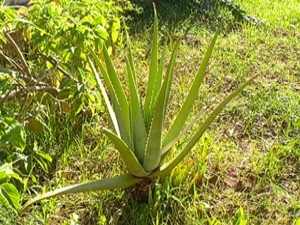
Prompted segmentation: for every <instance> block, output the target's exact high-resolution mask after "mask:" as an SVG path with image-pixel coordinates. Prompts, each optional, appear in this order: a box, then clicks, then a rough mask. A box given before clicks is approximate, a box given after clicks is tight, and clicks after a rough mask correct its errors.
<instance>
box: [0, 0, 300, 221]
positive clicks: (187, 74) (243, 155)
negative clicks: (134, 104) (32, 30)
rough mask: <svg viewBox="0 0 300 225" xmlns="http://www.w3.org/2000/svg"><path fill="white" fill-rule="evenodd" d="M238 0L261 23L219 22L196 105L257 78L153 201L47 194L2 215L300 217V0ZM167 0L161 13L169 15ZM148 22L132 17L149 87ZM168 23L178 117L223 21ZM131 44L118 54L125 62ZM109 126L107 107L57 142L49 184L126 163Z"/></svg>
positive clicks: (117, 194)
mask: <svg viewBox="0 0 300 225" xmlns="http://www.w3.org/2000/svg"><path fill="white" fill-rule="evenodd" d="M235 3H236V4H238V5H240V6H241V8H242V9H245V10H246V11H247V13H249V14H250V15H252V16H254V17H255V18H257V19H258V20H259V21H262V23H261V24H260V25H258V26H251V25H248V24H243V25H239V26H238V27H236V28H235V29H231V28H230V27H226V26H222V27H221V30H222V28H224V29H226V31H225V32H223V34H221V35H220V36H219V38H218V41H217V44H216V47H215V49H214V53H213V57H212V59H211V61H210V66H209V69H208V71H207V75H206V79H205V82H204V85H203V86H202V89H201V92H200V93H199V101H198V104H196V106H195V107H194V109H193V111H194V113H196V112H197V111H199V110H200V107H201V106H200V105H201V103H202V104H203V107H204V108H208V109H210V107H211V106H212V105H215V104H216V103H218V102H220V101H221V99H222V98H224V96H225V95H226V94H228V93H229V92H231V91H232V90H234V89H235V88H237V87H238V86H239V84H241V83H242V82H243V81H245V80H246V79H247V78H250V77H252V76H253V75H257V74H258V75H259V77H258V78H257V79H256V80H255V81H254V82H253V83H252V84H251V85H250V86H249V87H247V88H246V89H245V90H244V91H243V92H242V94H241V95H239V97H238V98H236V99H234V101H233V102H232V103H231V104H230V106H229V107H228V108H227V109H226V110H225V111H224V112H223V113H222V114H221V116H219V117H218V119H217V120H216V121H215V122H214V123H213V125H212V126H211V127H210V129H209V130H208V131H207V132H206V133H205V135H204V136H203V138H202V139H201V140H200V141H199V144H198V145H197V146H196V147H195V148H194V149H193V151H192V153H191V154H190V155H189V156H188V157H187V158H186V159H185V160H184V162H183V163H181V164H180V165H179V166H178V167H177V168H176V169H175V170H174V171H173V172H172V174H171V175H169V176H167V177H162V178H159V179H157V180H156V182H155V184H153V185H152V186H150V188H149V191H150V194H149V196H148V197H147V198H148V199H144V198H143V196H140V198H139V199H138V200H137V198H135V197H134V194H133V192H134V191H133V189H128V190H115V191H104V192H101V193H87V194H79V195H68V196H62V197H56V198H52V199H50V200H44V201H42V203H41V204H36V205H33V206H31V207H30V208H29V209H27V210H26V211H25V212H24V213H23V214H22V215H19V216H17V215H15V214H13V213H12V212H7V211H3V210H0V217H2V218H7V219H2V218H1V219H0V223H1V224H2V223H3V224H70V225H73V224H128V225H129V224H159V225H160V224H240V225H242V224H270V225H271V224H272V225H273V224H294V225H299V224H300V94H299V90H300V2H299V1H297V0H285V1H281V0H273V1H270V0H264V1H263V0H253V1H242V0H236V1H235ZM159 7H160V6H159V5H158V11H159V12H160V13H161V14H160V17H163V15H164V14H171V12H169V11H168V9H163V10H162V11H160V9H159ZM171 16H172V15H171ZM199 17H201V16H199ZM170 18H171V17H170ZM149 21H152V20H151V19H149ZM149 21H148V22H147V21H146V20H145V21H144V20H142V19H141V20H140V22H139V23H136V24H135V26H133V25H131V39H132V43H133V51H134V55H135V56H136V59H137V61H138V62H139V63H138V65H137V68H138V69H137V71H138V73H139V83H140V84H141V85H140V88H141V91H143V90H144V89H145V84H146V82H147V80H146V79H147V72H148V71H146V68H148V67H147V65H146V64H147V62H148V60H149V50H150V49H149V45H150V44H149V43H150V41H151V32H152V27H151V23H150V22H149ZM160 27H161V34H162V35H161V37H162V38H161V39H162V40H161V42H162V43H163V39H165V38H164V37H166V36H167V35H169V36H172V37H173V38H178V37H182V42H181V43H182V44H181V46H180V50H179V55H178V57H177V67H176V74H175V85H174V86H173V87H172V88H173V90H172V94H171V107H170V110H169V114H168V116H167V118H168V119H169V120H171V119H172V116H173V115H176V113H177V109H178V105H180V104H181V103H182V102H183V100H184V98H185V96H186V94H187V90H188V88H189V87H190V85H191V82H192V78H191V77H192V76H194V75H195V74H196V70H197V68H198V66H199V63H200V62H201V60H202V58H203V54H204V52H205V50H206V49H207V48H208V45H209V42H210V40H211V39H212V37H213V35H214V32H215V30H216V27H217V25H216V24H207V23H205V19H203V18H202V19H199V18H198V17H196V18H195V17H193V18H192V17H188V16H187V17H185V18H181V20H180V21H179V22H178V23H172V21H168V20H164V19H161V23H160ZM183 34H184V36H183ZM171 44H172V43H170V45H171ZM162 45H163V44H162ZM123 51H124V50H122V49H117V50H116V51H115V54H114V58H115V62H117V66H118V67H119V68H120V70H121V68H122V66H124V60H123V59H124V53H123ZM103 126H107V118H106V116H105V115H102V114H101V115H99V116H97V117H95V118H92V119H91V120H90V121H86V122H85V123H84V126H83V130H82V132H77V133H76V134H72V137H73V138H72V140H71V141H69V142H68V143H67V144H66V145H63V146H60V145H59V141H58V143H57V146H56V148H57V149H62V148H63V154H62V155H61V156H60V157H57V159H55V160H56V161H57V162H56V165H57V167H56V169H55V171H52V172H51V174H50V175H49V174H48V175H47V176H45V177H46V179H45V181H44V183H43V185H44V187H45V190H53V189H55V188H57V187H62V186H64V185H67V184H73V183H78V182H84V181H87V180H92V179H101V178H104V177H112V176H115V175H119V174H121V173H122V172H123V171H124V165H123V164H122V162H121V159H120V157H119V155H118V154H117V151H116V150H114V149H113V146H112V144H111V143H109V142H108V141H107V139H106V138H105V137H104V136H103V135H102V134H101V133H100V130H101V127H103ZM60 129H61V128H57V130H54V131H53V134H55V135H57V139H58V140H59V138H60V137H61V138H63V135H61V133H63V134H66V133H67V131H65V130H63V129H62V130H60ZM66 129H67V128H66ZM187 139H188V137H187V138H183V139H182V140H180V142H179V143H178V145H177V146H176V148H181V147H182V146H184V144H185V142H186V140H187ZM176 148H175V149H174V151H176ZM37 190H38V192H41V191H42V190H40V189H37ZM146 191H147V192H148V189H147V190H146ZM33 195H35V194H34V193H33ZM26 197H28V196H26ZM1 214H2V215H1Z"/></svg>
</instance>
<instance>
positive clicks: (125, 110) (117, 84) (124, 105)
mask: <svg viewBox="0 0 300 225" xmlns="http://www.w3.org/2000/svg"><path fill="white" fill-rule="evenodd" d="M103 56H104V61H105V64H106V68H107V73H108V75H109V79H110V82H111V84H112V86H113V89H114V91H115V93H116V96H117V99H118V103H119V106H120V111H121V113H122V115H123V119H124V122H125V125H126V129H127V132H128V133H129V131H130V122H129V121H130V119H129V105H128V102H127V99H126V96H125V92H124V90H123V88H122V85H121V81H120V79H119V77H118V75H117V73H116V70H115V67H114V65H113V62H112V60H111V58H110V56H109V54H108V52H107V49H106V47H105V46H103ZM101 72H102V71H101Z"/></svg>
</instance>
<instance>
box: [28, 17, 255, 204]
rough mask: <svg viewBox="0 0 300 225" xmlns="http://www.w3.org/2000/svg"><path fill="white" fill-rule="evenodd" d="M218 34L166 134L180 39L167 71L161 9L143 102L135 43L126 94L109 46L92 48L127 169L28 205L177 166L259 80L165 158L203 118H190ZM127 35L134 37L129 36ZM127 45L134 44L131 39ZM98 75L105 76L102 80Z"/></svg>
mask: <svg viewBox="0 0 300 225" xmlns="http://www.w3.org/2000/svg"><path fill="white" fill-rule="evenodd" d="M216 39H217V34H216V35H215V36H214V38H213V40H212V41H211V44H210V46H209V48H208V50H207V52H206V54H205V56H204V59H203V61H202V64H201V66H200V68H199V70H198V72H197V74H196V76H195V79H194V81H193V84H192V86H191V88H190V90H189V93H188V95H187V97H186V99H185V101H184V104H183V105H182V107H181V109H180V111H179V113H178V115H177V116H176V118H175V120H174V121H173V123H172V125H171V126H170V128H169V129H168V131H167V132H166V134H165V135H163V131H164V129H166V128H165V126H164V125H165V117H166V114H167V109H168V100H169V95H170V89H171V84H172V80H173V75H174V67H175V58H176V54H177V51H178V47H179V42H177V43H175V44H174V47H173V50H172V52H171V56H170V60H169V63H168V66H167V69H166V71H165V74H164V65H165V58H166V50H164V52H163V53H162V56H161V58H160V60H159V59H158V58H159V57H158V20H157V16H156V14H155V20H154V37H153V45H152V54H151V62H150V71H149V80H148V86H147V91H146V95H145V98H144V101H143V99H142V97H141V95H140V94H139V91H138V86H137V82H136V73H137V71H136V70H135V66H134V61H133V56H132V52H131V49H130V47H129V48H128V49H129V50H128V54H127V57H126V68H125V71H126V75H127V81H128V90H129V91H128V96H126V94H125V91H124V89H123V87H122V84H121V82H120V79H119V77H118V75H117V72H116V70H115V68H114V65H113V62H112V60H111V58H110V56H109V54H108V52H107V49H106V48H105V47H103V57H104V62H102V61H101V60H100V59H99V58H98V57H97V54H96V53H95V52H94V51H93V50H91V49H89V52H90V55H91V57H90V59H89V63H90V67H91V70H92V73H93V75H94V76H95V78H96V81H97V84H98V88H99V90H100V92H101V94H102V96H103V99H104V101H105V104H106V106H107V110H108V113H109V115H110V118H111V121H112V124H113V127H114V131H115V132H113V131H111V130H109V129H104V130H103V132H104V134H105V135H106V136H107V137H108V138H109V139H110V141H111V142H112V143H113V144H114V146H115V148H116V149H117V150H118V151H119V153H120V155H121V157H122V159H123V160H124V163H125V165H126V167H127V170H128V172H127V173H125V174H124V175H121V176H117V177H114V178H108V179H103V180H96V181H91V182H88V183H83V184H77V185H72V186H69V187H65V188H61V189H57V190H54V191H51V192H48V193H45V194H42V195H40V196H37V197H35V198H33V199H32V200H30V201H28V202H27V203H26V204H25V206H24V208H26V207H27V206H29V205H30V204H32V203H34V202H36V201H39V200H42V199H45V198H49V197H53V196H57V195H62V194H69V193H77V192H86V191H99V190H107V189H114V188H125V187H128V186H131V185H133V184H136V183H138V182H140V181H143V180H144V179H146V178H154V177H158V176H161V175H164V174H167V173H169V172H170V171H171V170H172V169H173V168H174V167H176V165H178V163H179V162H181V161H182V160H183V159H184V157H185V156H186V155H187V154H188V153H189V152H190V151H191V149H192V148H193V147H194V146H195V144H196V143H197V142H198V140H199V139H200V138H201V136H202V135H203V133H204V132H205V131H206V129H207V128H208V126H209V125H210V124H211V123H212V122H213V120H214V119H215V118H216V117H217V116H218V115H219V114H220V112H221V111H222V110H223V109H224V108H225V107H226V105H227V104H228V103H229V102H230V101H231V100H232V99H233V98H234V97H235V96H237V95H238V94H239V93H240V92H241V91H242V90H243V89H244V88H245V87H246V86H247V85H248V84H249V83H250V82H251V81H253V79H254V77H253V78H251V79H249V80H248V81H246V82H245V83H244V84H242V85H241V86H240V87H239V88H237V89H236V90H235V91H233V92H232V93H231V94H229V95H228V96H227V97H226V98H225V99H224V100H223V101H222V102H221V103H220V104H219V105H218V106H217V107H216V108H215V109H214V110H213V111H212V112H211V114H209V115H208V117H207V118H206V119H205V120H204V121H203V122H202V124H201V125H200V126H199V128H198V129H197V131H196V132H195V133H194V134H193V135H192V137H191V139H190V140H189V141H187V144H186V146H185V147H184V148H183V149H181V150H180V151H178V152H176V154H175V156H174V157H173V158H171V159H170V160H169V161H167V162H165V159H166V156H167V154H168V153H169V152H170V150H171V149H172V147H173V146H174V144H176V143H177V141H179V139H181V138H182V137H183V136H184V135H185V134H186V133H187V132H188V131H189V130H190V129H191V128H192V127H193V125H194V124H196V123H197V122H198V119H199V118H200V114H201V112H199V113H198V114H197V115H196V116H195V118H194V119H193V120H192V122H190V123H187V120H188V117H189V114H190V112H191V109H192V106H193V104H194V102H195V99H196V97H197V94H198V92H199V88H200V85H201V82H202V80H203V77H204V74H205V70H206V67H207V65H208V61H209V58H210V56H211V54H212V51H213V48H214V45H215V43H216ZM127 40H128V42H129V38H128V39H127ZM128 44H129V46H130V43H128ZM104 64H105V65H104ZM99 74H101V75H102V78H103V80H102V79H101V78H100V75H99ZM108 96H109V97H108ZM142 102H143V104H142Z"/></svg>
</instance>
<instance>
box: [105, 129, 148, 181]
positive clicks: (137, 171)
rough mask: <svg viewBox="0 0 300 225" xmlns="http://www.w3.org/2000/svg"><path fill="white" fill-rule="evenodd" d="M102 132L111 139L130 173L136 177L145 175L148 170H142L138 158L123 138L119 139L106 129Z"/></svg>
mask: <svg viewBox="0 0 300 225" xmlns="http://www.w3.org/2000/svg"><path fill="white" fill-rule="evenodd" d="M103 132H104V134H105V135H106V136H107V137H108V138H109V139H110V140H111V141H112V143H113V144H114V146H115V148H116V149H117V150H118V151H119V153H120V155H121V157H122V159H123V161H124V163H125V165H126V167H127V169H128V170H129V172H130V173H132V174H133V175H134V176H137V177H145V176H147V175H148V174H149V172H146V171H145V170H144V168H143V167H142V165H141V164H140V162H139V160H138V159H137V157H136V156H135V155H134V153H133V151H132V150H131V149H130V148H128V146H127V145H126V144H125V142H124V141H123V140H121V139H120V138H119V137H118V136H117V135H115V134H114V133H112V132H111V131H109V130H107V129H104V130H103Z"/></svg>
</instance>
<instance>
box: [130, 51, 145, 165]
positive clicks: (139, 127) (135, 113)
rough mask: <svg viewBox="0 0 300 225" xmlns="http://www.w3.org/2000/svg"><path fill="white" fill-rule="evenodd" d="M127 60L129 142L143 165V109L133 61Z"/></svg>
mask: <svg viewBox="0 0 300 225" xmlns="http://www.w3.org/2000/svg"><path fill="white" fill-rule="evenodd" d="M129 51H130V50H129ZM129 55H130V54H129ZM129 58H130V56H128V57H127V58H126V70H127V77H128V83H129V92H130V120H131V121H130V124H131V133H132V139H131V140H132V142H133V148H134V152H135V154H136V156H137V158H138V160H139V161H140V162H141V163H143V161H144V155H145V148H146V142H147V131H146V126H145V121H144V115H143V109H142V106H141V104H140V103H141V102H140V98H139V94H138V89H137V84H136V81H135V77H134V73H133V71H134V69H133V68H132V65H133V61H132V62H130V61H131V60H129Z"/></svg>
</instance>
